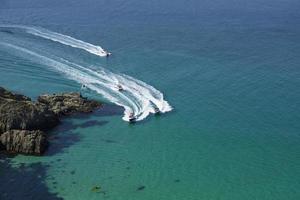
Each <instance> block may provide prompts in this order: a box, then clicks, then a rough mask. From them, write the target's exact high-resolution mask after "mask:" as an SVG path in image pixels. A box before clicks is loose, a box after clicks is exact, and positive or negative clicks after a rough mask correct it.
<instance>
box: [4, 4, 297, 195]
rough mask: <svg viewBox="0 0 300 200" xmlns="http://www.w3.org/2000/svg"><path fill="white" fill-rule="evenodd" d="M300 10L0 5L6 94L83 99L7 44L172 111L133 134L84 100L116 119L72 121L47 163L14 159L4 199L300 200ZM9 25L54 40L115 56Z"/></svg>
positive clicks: (60, 130)
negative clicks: (134, 90)
mask: <svg viewBox="0 0 300 200" xmlns="http://www.w3.org/2000/svg"><path fill="white" fill-rule="evenodd" d="M299 8H300V2H299V1H296V0H285V1H283V0H273V1H269V0H264V1H259V0H254V1H245V0H227V1H224V0H223V1H221V0H213V1H208V0H207V1H203V0H201V1H199V0H198V1H194V0H187V1H179V0H173V1H168V0H166V1H163V2H161V1H157V0H153V1H148V2H142V1H137V0H132V1H124V0H118V1H113V2H112V1H103V0H99V1H96V0H86V1H78V0H65V1H63V2H62V1H57V0H54V1H53V0H52V1H49V0H48V1H47V0H43V1H40V0H23V1H1V5H0V24H1V25H2V28H0V30H2V32H0V69H1V70H0V85H1V86H4V87H6V88H8V89H11V90H13V91H17V92H20V93H23V94H26V95H28V96H30V97H32V98H36V97H37V96H38V95H39V94H41V93H52V92H60V91H78V90H79V89H80V87H81V84H80V83H79V81H78V80H74V79H70V77H69V76H68V75H65V74H63V73H61V72H59V70H57V69H56V70H55V69H54V68H53V67H51V66H50V65H51V62H50V61H49V60H47V59H46V60H45V59H40V57H34V56H32V54H26V53H24V51H18V50H16V49H15V48H10V46H7V44H8V45H14V46H18V47H22V48H23V49H27V50H30V51H32V52H35V53H38V54H41V55H43V56H44V57H46V58H50V59H52V60H54V61H57V62H62V61H61V58H63V59H67V60H69V61H70V62H72V63H75V64H78V65H80V66H84V67H86V68H91V69H93V70H97V66H101V67H103V68H105V69H106V70H109V71H112V72H114V73H116V74H127V75H130V76H132V77H134V78H136V79H139V80H142V81H144V82H145V83H147V84H149V85H151V86H154V87H155V88H157V89H158V90H159V91H161V92H162V93H163V94H164V97H165V99H166V100H167V101H168V102H169V103H170V105H171V106H172V107H173V108H174V109H173V110H172V111H171V112H169V113H166V114H163V115H161V116H159V117H154V116H153V115H149V116H148V117H147V118H146V119H144V120H143V121H141V122H139V123H137V124H135V125H133V126H132V125H128V123H127V122H125V121H123V120H122V116H123V109H122V108H121V107H118V106H116V105H114V104H111V103H110V102H109V101H108V100H107V99H106V98H105V97H104V96H103V95H101V94H98V93H97V92H95V91H86V92H85V95H86V96H89V97H91V98H96V99H99V100H102V101H104V102H106V103H107V104H106V106H105V107H104V110H103V111H101V110H100V111H99V112H96V113H94V114H92V115H90V116H86V115H83V116H82V115H78V116H74V117H73V118H69V119H65V120H63V123H62V124H61V125H60V126H59V127H57V128H56V129H55V130H53V131H52V132H51V133H49V134H50V142H51V146H50V148H49V151H48V152H47V153H46V155H45V156H44V157H28V156H17V157H14V158H3V159H2V161H3V162H1V163H0V177H1V179H0V192H1V194H0V198H1V199H2V198H3V199H40V198H41V197H45V198H48V199H59V198H63V199H70V200H74V199H75V200H76V199H78V200H86V199H106V198H108V199H113V200H117V199H120V200H123V199H131V200H133V199H145V200H148V199H149V200H150V199H151V200H153V199H162V200H164V199H166V200H169V199H174V200H175V199H178V200H183V199H184V200H195V199H197V200H198V199H199V200H200V199H205V200H206V199H211V200H217V199H222V200H226V199H228V200H233V199H237V200H240V199H249V200H250V199H251V200H253V199H259V200H269V199H272V200H275V199H280V200H282V199H285V200H286V199H290V200H296V199H299V198H300V192H299V188H300V159H299V156H300V146H299V143H300V137H299V136H300V135H299V130H300V124H299V121H300V100H299V99H300V94H299V90H300V70H299V66H300V57H299V53H300V12H299ZM3 25H23V26H26V27H33V26H34V27H42V28H45V29H48V30H51V31H55V32H58V33H61V34H64V35H68V36H72V37H74V38H77V39H80V40H82V41H85V42H89V43H91V44H94V45H99V46H101V47H103V48H105V49H108V50H109V51H111V52H112V53H113V55H112V57H111V58H109V59H106V58H101V57H98V56H96V55H93V54H90V53H88V52H86V51H84V50H82V49H77V48H72V47H70V46H66V45H63V44H60V43H57V42H54V41H50V40H47V39H45V38H39V37H35V36H33V35H29V34H26V33H24V30H20V29H8V28H3ZM3 30H4V31H3ZM5 30H6V31H7V30H12V33H9V32H5ZM95 66H96V67H95ZM58 68H59V69H62V68H63V67H62V65H58ZM35 174H39V176H35ZM7 182H9V183H10V184H7ZM94 186H100V187H101V192H100V193H97V192H94V191H92V188H93V187H94ZM142 186H145V188H144V189H142V190H138V188H141V187H142ZM16 188H20V189H19V190H17V192H16Z"/></svg>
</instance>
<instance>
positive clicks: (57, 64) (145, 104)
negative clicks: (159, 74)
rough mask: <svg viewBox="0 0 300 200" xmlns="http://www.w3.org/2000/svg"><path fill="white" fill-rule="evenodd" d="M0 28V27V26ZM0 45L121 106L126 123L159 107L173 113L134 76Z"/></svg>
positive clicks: (46, 34) (68, 40) (47, 34)
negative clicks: (120, 87) (16, 51)
mask: <svg viewBox="0 0 300 200" xmlns="http://www.w3.org/2000/svg"><path fill="white" fill-rule="evenodd" d="M0 27H3V26H1V25H0ZM6 27H10V28H12V27H13V28H21V29H22V30H25V32H26V33H31V34H33V35H38V36H40V37H42V38H47V39H50V40H53V41H57V42H60V43H62V44H66V45H69V46H72V47H75V48H80V49H85V50H86V51H88V52H90V53H93V54H96V55H100V54H101V51H104V50H103V49H102V48H101V47H99V46H94V45H92V44H89V43H86V42H83V41H81V40H77V39H75V38H72V37H70V36H66V35H62V34H59V33H55V32H52V31H48V30H44V29H35V28H32V27H27V26H17V25H16V26H6ZM41 30H42V31H41ZM0 44H2V45H5V46H7V47H10V48H13V49H15V50H18V51H21V52H23V53H25V54H27V56H26V58H29V59H33V60H34V61H35V62H37V63H40V64H42V65H46V66H49V67H52V68H53V69H55V70H56V71H58V72H60V73H61V74H63V75H64V76H65V77H66V78H68V79H71V80H74V81H76V82H78V83H80V84H84V85H85V86H86V87H87V88H89V89H90V90H92V91H95V92H96V93H98V94H100V95H102V96H103V97H104V98H105V99H107V100H108V101H110V102H112V103H114V104H116V105H119V106H122V107H123V108H124V116H123V120H125V121H129V118H130V117H129V116H130V114H131V113H134V115H135V117H136V121H140V120H143V119H145V118H146V117H147V116H148V115H149V114H150V113H155V110H156V108H158V109H159V110H160V112H161V113H165V112H169V111H171V110H172V107H171V106H170V105H169V103H168V102H167V101H166V100H165V99H164V95H163V94H162V93H161V92H160V91H158V90H157V89H155V88H154V87H153V86H151V85H148V84H146V83H144V82H143V81H140V80H137V79H135V78H133V77H130V76H127V75H124V74H115V73H112V72H110V71H108V70H106V69H104V68H101V67H99V66H97V67H96V66H90V64H89V63H86V64H84V65H86V66H83V65H79V64H77V63H74V62H71V61H68V60H66V59H64V58H62V57H58V56H54V55H51V54H49V53H46V52H41V51H38V52H39V53H37V49H36V50H35V51H33V50H32V48H30V49H28V47H30V44H27V45H25V46H26V47H24V45H22V47H21V46H19V44H18V45H14V44H10V43H0ZM27 46H28V47H27ZM28 55H29V56H28ZM101 55H102V54H101ZM87 66H89V67H87ZM90 67H93V68H97V69H98V70H97V71H95V70H92V69H91V68H90ZM118 84H120V85H121V86H122V87H123V89H124V91H122V92H120V91H118V89H117V85H118Z"/></svg>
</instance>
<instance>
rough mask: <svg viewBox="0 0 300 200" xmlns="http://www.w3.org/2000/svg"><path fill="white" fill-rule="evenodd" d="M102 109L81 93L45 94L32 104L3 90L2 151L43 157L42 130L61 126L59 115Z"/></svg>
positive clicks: (0, 104)
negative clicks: (59, 124) (41, 155)
mask: <svg viewBox="0 0 300 200" xmlns="http://www.w3.org/2000/svg"><path fill="white" fill-rule="evenodd" d="M100 106H101V104H100V103H99V102H96V101H93V100H88V99H87V98H84V97H82V96H81V95H80V94H79V93H62V94H53V95H48V94H45V95H41V96H39V97H38V101H37V102H33V101H31V99H30V98H29V97H26V96H24V95H20V94H14V93H12V92H9V91H7V90H5V89H4V88H1V87H0V150H1V149H2V150H6V151H7V152H12V153H23V154H42V153H43V152H44V150H45V149H46V146H47V145H46V144H47V137H46V135H45V134H44V132H42V131H47V130H49V129H51V128H53V127H55V126H56V125H58V123H59V117H60V116H63V115H70V114H73V113H76V112H92V111H93V110H94V109H96V108H98V107H100Z"/></svg>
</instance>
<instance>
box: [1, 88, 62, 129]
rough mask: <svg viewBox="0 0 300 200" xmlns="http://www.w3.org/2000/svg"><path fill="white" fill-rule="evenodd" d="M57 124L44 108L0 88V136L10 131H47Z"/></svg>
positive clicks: (54, 116)
mask: <svg viewBox="0 0 300 200" xmlns="http://www.w3.org/2000/svg"><path fill="white" fill-rule="evenodd" d="M58 123H59V119H58V117H57V116H56V115H55V114H54V113H53V112H52V111H51V110H49V109H48V108H47V107H46V106H44V105H41V104H39V103H34V102H31V101H30V98H28V97H26V96H23V95H19V94H13V93H11V92H9V91H7V90H5V89H4V88H1V87H0V134H1V133H3V132H5V131H9V130H12V129H20V130H47V129H50V128H53V127H54V126H56V125H57V124H58Z"/></svg>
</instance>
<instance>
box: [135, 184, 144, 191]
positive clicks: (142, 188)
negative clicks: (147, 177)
mask: <svg viewBox="0 0 300 200" xmlns="http://www.w3.org/2000/svg"><path fill="white" fill-rule="evenodd" d="M145 188H146V186H144V185H142V186H140V187H138V188H137V189H136V190H137V191H140V190H144V189H145Z"/></svg>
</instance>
